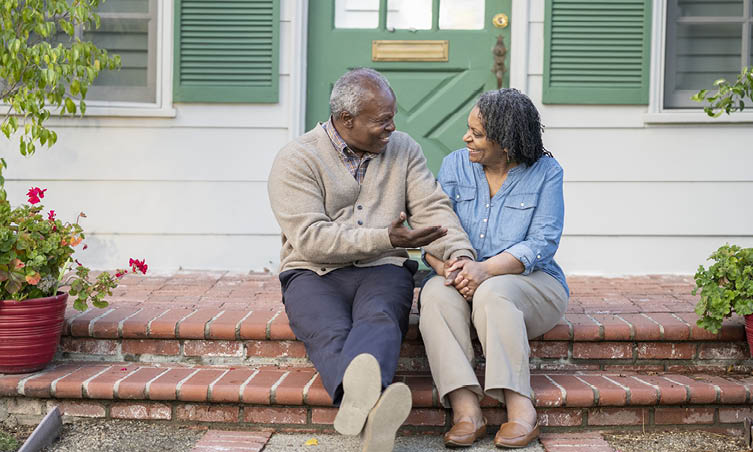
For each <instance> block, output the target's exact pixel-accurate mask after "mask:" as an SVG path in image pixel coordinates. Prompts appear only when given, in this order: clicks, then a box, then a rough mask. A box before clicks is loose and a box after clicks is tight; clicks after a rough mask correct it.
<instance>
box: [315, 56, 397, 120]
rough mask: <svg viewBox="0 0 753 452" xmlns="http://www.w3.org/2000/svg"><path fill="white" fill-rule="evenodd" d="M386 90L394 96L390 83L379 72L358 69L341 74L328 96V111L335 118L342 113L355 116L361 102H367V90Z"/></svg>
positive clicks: (359, 110) (364, 68)
mask: <svg viewBox="0 0 753 452" xmlns="http://www.w3.org/2000/svg"><path fill="white" fill-rule="evenodd" d="M374 85H376V86H378V87H380V88H387V89H389V90H390V92H391V93H393V95H394V91H392V87H391V86H390V82H388V81H387V79H386V78H384V76H383V75H382V74H380V73H379V72H377V71H375V70H374V69H371V68H367V67H359V68H356V69H353V70H350V71H348V72H346V73H345V74H343V75H342V76H341V77H340V78H339V79H337V81H336V82H335V86H334V87H332V94H331V95H330V96H329V110H330V112H331V113H332V116H334V117H337V116H338V115H340V113H342V112H348V113H350V114H351V115H353V116H357V115H358V113H360V112H361V107H362V106H363V102H364V101H365V100H367V99H366V98H367V94H368V92H367V90H368V89H369V88H370V87H371V86H374Z"/></svg>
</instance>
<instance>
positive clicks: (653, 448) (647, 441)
mask: <svg viewBox="0 0 753 452" xmlns="http://www.w3.org/2000/svg"><path fill="white" fill-rule="evenodd" d="M604 439H605V440H606V441H607V442H608V443H609V445H610V446H612V447H613V448H615V449H617V450H619V451H620V452H742V451H747V450H749V449H747V448H746V447H745V445H744V443H743V439H742V437H741V436H740V437H735V436H728V435H720V434H717V433H709V432H701V431H693V432H652V433H619V434H604Z"/></svg>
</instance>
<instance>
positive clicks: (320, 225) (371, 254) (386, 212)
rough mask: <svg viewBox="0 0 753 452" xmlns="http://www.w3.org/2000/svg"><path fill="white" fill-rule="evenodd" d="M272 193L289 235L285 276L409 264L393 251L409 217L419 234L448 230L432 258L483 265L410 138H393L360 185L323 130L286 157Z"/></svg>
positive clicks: (276, 168) (272, 178)
mask: <svg viewBox="0 0 753 452" xmlns="http://www.w3.org/2000/svg"><path fill="white" fill-rule="evenodd" d="M268 189H269V200H270V203H271V204H272V210H273V211H274V214H275V217H276V218H277V222H278V223H279V224H280V228H281V229H282V250H281V252H280V272H283V271H285V270H290V269H307V270H312V271H314V272H316V273H318V274H319V275H323V274H325V273H328V272H330V271H332V270H336V269H338V268H341V267H345V266H349V265H354V266H360V267H368V266H375V265H382V264H395V265H402V264H403V262H404V261H405V260H406V259H407V258H408V253H407V251H406V250H405V249H401V248H393V247H392V244H391V243H390V238H389V234H388V232H387V228H389V226H390V223H391V222H393V221H394V220H396V219H397V218H398V216H399V215H400V212H401V211H402V212H405V213H406V214H407V215H408V223H409V224H410V225H411V227H413V228H421V227H426V226H432V225H441V226H444V227H446V228H447V229H448V231H447V235H446V236H444V237H442V238H441V239H438V240H435V241H434V242H433V243H431V244H429V245H428V246H426V247H425V249H426V251H427V252H429V253H431V254H433V255H434V256H442V257H443V258H444V259H449V258H451V257H459V256H468V257H471V258H475V251H474V250H473V247H472V246H471V243H470V242H469V240H468V237H467V236H466V234H465V232H463V229H462V226H461V225H460V221H459V220H458V218H457V217H456V216H455V213H454V212H453V211H452V207H451V204H450V201H449V199H448V198H447V196H446V195H445V193H444V192H443V191H442V188H441V187H440V186H439V184H438V183H437V181H436V179H435V178H434V176H433V175H432V173H431V171H429V169H428V168H427V166H426V158H425V157H424V155H423V152H421V147H420V146H419V145H418V143H416V142H415V141H414V140H413V139H412V138H411V137H410V136H408V135H407V134H405V133H402V132H394V133H393V134H392V137H391V138H390V142H389V144H388V145H387V148H386V149H385V150H384V151H383V152H382V153H380V154H377V155H376V156H375V158H374V159H372V160H371V162H370V163H369V167H368V170H367V171H366V176H365V177H364V180H363V183H362V184H360V185H359V183H358V181H356V179H355V178H354V177H353V176H352V175H351V174H350V173H349V172H348V170H347V169H346V168H345V165H344V164H343V162H342V161H341V160H340V157H339V156H338V154H337V150H336V149H335V147H334V146H333V145H332V142H331V141H330V139H329V136H328V135H327V133H326V132H325V131H324V129H322V127H321V126H319V125H318V126H316V127H315V128H314V129H313V130H311V131H309V132H307V133H306V134H304V135H303V136H301V137H299V138H297V139H296V140H294V141H292V142H291V143H289V144H287V145H286V146H285V147H284V148H282V149H281V150H280V152H279V153H278V154H277V157H276V158H275V161H274V164H273V165H272V172H271V173H270V175H269V184H268Z"/></svg>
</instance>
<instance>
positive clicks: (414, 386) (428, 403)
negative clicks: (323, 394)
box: [405, 376, 435, 408]
mask: <svg viewBox="0 0 753 452" xmlns="http://www.w3.org/2000/svg"><path fill="white" fill-rule="evenodd" d="M405 384H407V385H408V387H409V388H410V392H411V397H412V399H413V407H414V408H418V407H421V408H430V407H433V406H435V405H434V383H433V382H432V380H431V377H427V376H420V377H419V376H408V377H405Z"/></svg>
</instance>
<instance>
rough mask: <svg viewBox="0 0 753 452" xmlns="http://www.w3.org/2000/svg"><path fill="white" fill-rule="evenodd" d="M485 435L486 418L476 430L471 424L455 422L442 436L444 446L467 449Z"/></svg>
mask: <svg viewBox="0 0 753 452" xmlns="http://www.w3.org/2000/svg"><path fill="white" fill-rule="evenodd" d="M484 435H486V418H483V424H482V425H481V427H479V428H478V429H476V428H474V427H473V423H472V422H465V421H464V422H456V423H455V424H454V425H453V426H452V428H451V429H450V430H449V431H448V432H447V433H445V434H444V446H445V447H449V448H451V449H454V448H456V447H468V446H471V445H473V443H475V442H476V440H478V439H481V438H483V437H484Z"/></svg>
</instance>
